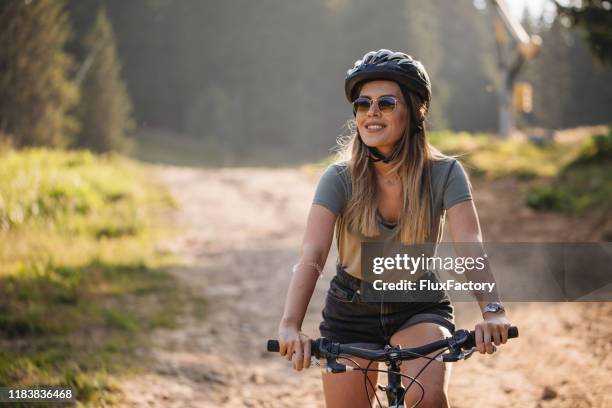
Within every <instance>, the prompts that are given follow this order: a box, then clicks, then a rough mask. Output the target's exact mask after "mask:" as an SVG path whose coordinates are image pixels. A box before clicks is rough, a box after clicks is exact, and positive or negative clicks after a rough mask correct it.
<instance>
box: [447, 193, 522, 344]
mask: <svg viewBox="0 0 612 408" xmlns="http://www.w3.org/2000/svg"><path fill="white" fill-rule="evenodd" d="M447 215H448V225H449V229H450V233H451V237H452V239H453V242H454V243H474V245H469V246H462V245H460V246H456V248H457V252H458V253H459V255H460V256H465V257H472V258H476V257H483V256H484V255H485V251H484V247H483V245H482V232H481V230H480V223H479V221H478V214H477V213H476V207H475V206H474V202H473V201H472V200H468V201H463V202H461V203H458V204H456V205H454V206H453V207H451V208H449V209H448V210H447ZM465 274H466V276H467V278H468V279H470V280H475V281H480V282H494V278H493V275H492V274H491V271H490V269H489V263H488V262H485V268H484V269H483V270H482V271H475V270H466V272H465ZM475 295H476V297H477V300H478V304H479V306H480V310H481V311H482V310H483V309H484V307H485V306H486V304H487V303H488V302H489V301H491V300H493V301H499V295H498V293H497V291H496V290H495V291H494V293H493V294H492V295H493V297H494V298H493V299H490V298H488V299H483V298H482V297H481V296H479V294H478V293H476V294H475ZM483 319H484V320H483V321H482V322H481V323H478V324H477V325H476V328H475V331H476V336H475V337H476V348H477V349H478V351H479V352H480V353H485V352H486V353H489V354H491V353H493V352H494V351H495V349H494V347H493V345H492V342H491V337H493V340H494V343H495V345H497V346H499V345H500V344H503V343H505V342H506V341H507V340H508V327H510V323H509V321H508V319H507V317H506V314H505V312H500V313H495V314H491V313H485V314H484V315H483Z"/></svg>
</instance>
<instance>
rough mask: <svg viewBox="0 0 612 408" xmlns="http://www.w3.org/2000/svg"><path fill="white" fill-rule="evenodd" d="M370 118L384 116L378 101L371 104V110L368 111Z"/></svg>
mask: <svg viewBox="0 0 612 408" xmlns="http://www.w3.org/2000/svg"><path fill="white" fill-rule="evenodd" d="M368 116H382V112H381V111H380V109H378V101H377V100H375V101H372V103H370V109H368Z"/></svg>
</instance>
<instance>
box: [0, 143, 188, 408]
mask: <svg viewBox="0 0 612 408" xmlns="http://www.w3.org/2000/svg"><path fill="white" fill-rule="evenodd" d="M148 179H149V178H148V177H147V170H146V168H143V167H141V166H138V165H136V164H135V163H133V162H131V161H129V160H127V159H124V158H122V157H120V156H116V155H106V156H96V155H94V154H92V153H90V152H87V151H72V152H62V151H57V150H55V151H51V150H45V149H28V150H23V151H21V152H16V151H13V150H10V149H8V150H5V151H4V152H3V153H2V155H1V156H0V222H1V225H2V228H1V230H0V344H1V347H0V383H1V384H6V385H9V386H15V385H24V386H27V385H33V384H47V385H64V386H71V387H73V388H74V389H75V390H76V391H77V394H78V396H79V401H81V402H84V403H87V402H92V403H93V401H96V403H99V404H101V405H104V404H109V403H112V400H113V396H112V394H113V391H114V390H115V386H114V384H113V382H112V379H111V377H112V376H110V375H109V374H112V373H114V372H116V371H117V370H126V369H129V370H136V369H138V367H139V366H140V365H142V363H139V362H137V359H136V351H137V350H139V349H142V346H143V345H146V344H147V335H146V334H147V333H149V332H150V331H151V330H152V329H154V328H157V327H172V326H173V325H174V323H175V319H176V316H177V315H178V314H179V313H181V312H182V310H183V309H184V307H185V305H186V304H187V302H189V301H191V300H192V299H195V298H194V296H193V295H192V294H191V292H190V291H188V290H187V289H186V288H184V287H182V286H180V285H179V284H178V282H177V281H176V279H175V278H174V277H173V276H172V275H170V274H169V273H168V272H167V270H166V266H167V265H168V264H169V262H172V261H173V260H172V258H171V256H170V255H169V254H168V253H166V252H164V251H160V250H156V248H155V245H154V243H155V242H156V240H157V239H158V238H159V237H160V236H161V235H160V234H165V233H166V232H164V230H165V228H166V227H165V226H164V225H162V224H160V222H159V221H157V219H158V218H159V217H158V215H159V213H160V211H166V210H167V209H168V208H169V207H171V206H173V205H174V203H173V200H172V198H171V196H170V195H169V194H168V192H167V191H166V190H164V189H162V188H161V187H160V186H157V185H155V184H152V183H151V182H150V181H148Z"/></svg>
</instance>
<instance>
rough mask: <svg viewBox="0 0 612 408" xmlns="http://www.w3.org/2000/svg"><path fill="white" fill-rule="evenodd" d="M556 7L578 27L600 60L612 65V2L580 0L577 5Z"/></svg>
mask: <svg viewBox="0 0 612 408" xmlns="http://www.w3.org/2000/svg"><path fill="white" fill-rule="evenodd" d="M555 3H556V4H557V9H558V10H559V13H560V14H561V15H563V16H566V17H568V18H569V22H570V24H571V25H572V26H574V27H580V28H581V29H582V30H584V31H585V33H586V38H587V41H588V43H589V46H590V47H591V50H592V51H593V53H594V54H595V55H596V56H597V58H599V59H600V60H601V61H602V62H604V63H606V64H609V65H612V2H611V1H610V0H582V1H581V2H580V5H579V6H571V7H564V6H562V5H560V4H559V3H557V2H555Z"/></svg>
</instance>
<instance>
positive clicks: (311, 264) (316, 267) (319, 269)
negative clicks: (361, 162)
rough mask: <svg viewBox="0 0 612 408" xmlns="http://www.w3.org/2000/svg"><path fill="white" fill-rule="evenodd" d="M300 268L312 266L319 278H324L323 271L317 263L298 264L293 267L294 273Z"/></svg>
mask: <svg viewBox="0 0 612 408" xmlns="http://www.w3.org/2000/svg"><path fill="white" fill-rule="evenodd" d="M300 266H311V267H313V268H315V269H316V270H317V272H318V273H319V277H321V276H323V269H321V267H320V266H319V264H317V263H316V262H298V263H296V264H295V265H293V273H295V272H296V271H297V270H298V268H299V267H300Z"/></svg>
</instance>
